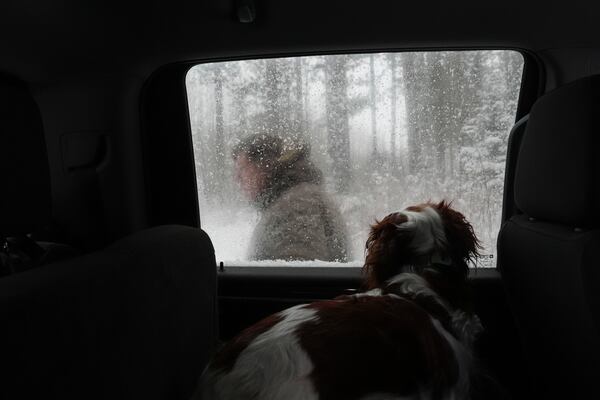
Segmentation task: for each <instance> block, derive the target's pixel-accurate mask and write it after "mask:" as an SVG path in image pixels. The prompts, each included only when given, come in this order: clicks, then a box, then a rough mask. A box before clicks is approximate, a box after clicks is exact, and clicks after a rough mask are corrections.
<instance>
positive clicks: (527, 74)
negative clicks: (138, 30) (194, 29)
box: [140, 47, 545, 269]
mask: <svg viewBox="0 0 600 400" xmlns="http://www.w3.org/2000/svg"><path fill="white" fill-rule="evenodd" d="M477 50H510V51H516V52H518V53H520V54H521V56H522V57H523V75H522V79H521V87H520V90H519V97H518V100H517V112H516V116H515V121H517V120H519V119H520V118H521V117H523V116H525V115H527V114H528V113H529V110H530V109H531V107H532V105H533V103H534V102H535V100H536V99H537V98H538V97H539V96H540V95H541V94H542V93H543V87H544V82H545V70H544V68H543V64H542V63H541V61H540V59H539V57H538V56H537V55H536V54H535V53H533V52H531V51H528V50H524V49H519V48H511V47H461V48H443V47H435V48H407V49H376V50H374V49H364V50H352V51H337V52H301V53H299V52H294V53H278V54H268V55H262V54H256V55H244V56H231V57H213V58H205V59H197V60H193V61H186V62H179V63H173V64H168V65H165V66H163V67H161V68H159V69H158V70H156V71H155V72H154V73H153V74H152V75H151V76H150V78H149V79H148V80H147V81H146V83H145V85H144V88H143V90H142V94H141V96H142V98H141V102H140V103H141V109H140V114H141V128H142V146H143V149H144V166H145V168H144V170H145V181H146V200H147V201H146V203H147V204H146V211H147V216H148V221H149V222H148V224H149V226H157V225H163V224H182V225H189V226H193V227H197V228H202V221H201V215H200V211H201V210H200V207H199V201H198V188H197V184H196V172H195V163H194V154H193V146H192V130H191V118H190V112H189V105H188V93H187V87H186V77H187V74H188V72H189V70H190V69H191V68H193V67H195V66H196V65H199V64H207V63H216V62H227V61H242V60H254V59H269V58H283V57H303V56H323V55H341V54H364V55H368V54H371V53H387V52H396V53H402V52H417V51H428V52H433V51H477ZM507 151H508V154H507V166H506V171H507V172H505V173H508V171H509V170H510V169H511V168H514V165H515V164H516V159H517V156H518V146H514V145H513V146H510V147H509V149H508V150H507ZM159 166H160V168H159ZM173 176H177V177H178V178H177V179H172V177H173ZM507 178H508V179H507ZM511 179H512V178H511V177H510V176H508V177H507V175H505V183H504V192H503V202H502V221H505V220H506V219H508V218H510V216H512V215H514V214H517V213H519V210H518V209H517V207H516V205H515V204H514V198H513V196H512V195H510V193H512V186H513V182H512V180H511ZM225 267H226V266H225ZM282 267H285V265H282ZM234 268H236V269H237V268H252V267H234ZM259 268H269V267H259ZM286 268H289V267H286ZM316 268H326V269H331V268H334V267H310V268H307V269H316ZM335 268H337V267H335ZM348 268H352V267H348ZM291 269H294V268H291ZM297 269H300V268H297ZM354 269H356V268H354Z"/></svg>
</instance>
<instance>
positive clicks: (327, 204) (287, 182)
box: [250, 156, 348, 261]
mask: <svg viewBox="0 0 600 400" xmlns="http://www.w3.org/2000/svg"><path fill="white" fill-rule="evenodd" d="M271 182H272V184H271V185H270V187H269V188H267V190H265V192H264V193H263V194H262V195H261V196H260V197H259V199H257V202H258V206H259V208H261V209H262V212H261V218H260V221H259V222H258V224H257V226H256V228H255V229H254V233H253V235H252V239H251V243H250V259H252V260H323V261H346V259H347V256H348V250H347V249H348V243H347V237H346V226H345V223H344V221H343V219H342V216H341V214H340V212H339V211H338V209H337V207H336V206H335V205H334V203H333V201H332V200H331V199H330V198H329V196H328V195H327V194H326V193H325V191H324V189H323V186H322V185H321V174H320V172H319V171H318V170H317V169H316V168H315V167H314V166H313V165H312V164H311V163H310V162H309V161H307V160H305V159H304V158H300V159H294V157H293V156H292V157H290V158H289V159H288V160H284V162H282V163H281V165H280V166H279V167H278V168H277V170H276V171H275V172H274V174H273V177H272V179H271Z"/></svg>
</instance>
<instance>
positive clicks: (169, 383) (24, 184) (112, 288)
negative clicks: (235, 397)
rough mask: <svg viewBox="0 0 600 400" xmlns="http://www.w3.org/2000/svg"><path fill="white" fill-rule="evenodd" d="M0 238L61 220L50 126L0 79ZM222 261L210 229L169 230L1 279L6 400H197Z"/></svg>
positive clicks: (1, 380) (1, 372) (10, 82)
mask: <svg viewBox="0 0 600 400" xmlns="http://www.w3.org/2000/svg"><path fill="white" fill-rule="evenodd" d="M0 127H2V128H1V130H0V167H3V168H2V182H3V183H2V185H0V191H1V192H0V193H1V195H0V236H4V237H7V236H13V235H24V234H26V233H28V232H31V231H34V230H36V229H39V228H42V227H43V226H44V225H45V224H47V223H48V221H49V220H50V217H51V196H50V178H49V174H48V162H47V157H46V147H45V143H44V137H43V129H42V121H41V118H40V115H39V111H38V109H37V106H36V105H35V102H34V101H33V98H32V97H31V95H30V94H29V92H28V90H27V87H26V86H25V85H24V84H22V83H20V82H19V81H17V80H15V79H12V78H9V77H0ZM216 322H217V321H216V262H215V257H214V249H213V247H212V244H211V241H210V239H209V238H208V236H207V235H206V234H205V233H204V232H203V231H201V230H200V229H196V228H191V227H183V226H162V227H155V228H152V229H148V230H145V231H141V232H138V233H135V234H133V235H131V236H130V237H127V238H125V239H122V240H120V241H118V242H117V243H114V244H113V245H111V246H109V247H108V248H106V249H104V250H102V251H98V252H96V253H92V254H87V255H84V256H78V257H70V258H68V259H63V260H60V261H57V262H53V263H47V264H45V265H41V266H37V267H36V268H33V269H29V270H27V271H24V272H19V273H13V274H11V275H9V276H5V277H0V360H1V361H0V365H1V366H0V399H34V398H40V399H41V398H43V399H62V400H67V399H122V398H123V399H125V398H129V399H132V398H141V399H145V400H149V399H187V398H189V397H190V396H191V394H192V392H193V390H194V388H195V385H196V383H197V379H198V376H199V375H200V374H201V372H202V370H203V368H204V366H205V364H206V363H207V362H208V359H209V357H210V355H211V353H212V351H213V349H214V346H215V344H216V341H217V323H216Z"/></svg>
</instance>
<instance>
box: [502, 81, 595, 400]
mask: <svg viewBox="0 0 600 400" xmlns="http://www.w3.org/2000/svg"><path fill="white" fill-rule="evenodd" d="M599 144H600V76H592V77H587V78H584V79H580V80H578V81H575V82H573V83H571V84H568V85H565V86H563V87H561V88H558V89H555V90H554V91H552V92H549V93H547V94H546V95H544V96H543V97H541V98H540V99H539V100H538V101H537V102H536V103H535V105H534V107H533V108H532V110H531V113H530V116H529V121H528V122H527V127H526V130H525V134H524V137H523V141H522V143H521V148H520V152H519V158H518V161H517V167H516V174H515V180H514V189H515V197H514V199H515V203H516V206H517V208H518V209H519V210H520V211H521V212H522V213H521V214H517V215H514V216H512V217H511V218H510V219H508V221H507V222H505V223H504V224H503V226H502V229H501V232H500V235H499V238H498V257H499V258H498V266H499V268H500V271H501V273H502V278H503V281H504V283H505V287H506V290H507V294H508V298H509V301H510V303H511V307H512V310H513V313H514V315H515V318H516V322H517V326H518V329H519V331H520V335H521V338H522V341H523V346H524V349H525V352H526V357H527V359H528V363H529V365H528V366H529V371H530V373H531V376H532V378H533V381H532V383H533V387H532V389H533V390H534V393H533V395H534V398H544V399H551V398H562V399H565V398H572V399H575V398H587V396H588V393H594V392H597V390H598V382H600V335H599V330H598V323H599V322H600V261H599V260H598V258H597V257H596V255H595V252H596V251H597V250H598V249H600V196H599V193H600V190H599V188H600V157H598V154H597V153H598V151H599V149H600V147H599Z"/></svg>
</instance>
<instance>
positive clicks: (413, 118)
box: [186, 51, 523, 266]
mask: <svg viewBox="0 0 600 400" xmlns="http://www.w3.org/2000/svg"><path fill="white" fill-rule="evenodd" d="M522 70H523V58H522V56H521V55H520V54H519V53H517V52H513V51H454V52H412V53H386V54H360V55H333V56H314V57H295V58H279V59H261V60H249V61H232V62H220V63H210V64H201V65H197V66H195V67H193V68H192V69H191V70H190V71H189V73H188V75H187V80H186V84H187V92H188V99H189V109H190V118H191V128H192V139H193V147H194V154H195V163H196V176H197V184H198V197H199V205H200V218H201V225H202V228H203V229H204V230H205V231H206V232H207V233H208V234H209V235H210V237H211V239H212V240H213V243H214V245H215V249H216V257H217V261H225V263H226V264H227V263H228V262H231V263H235V264H237V265H240V264H243V262H244V260H246V255H247V251H248V241H249V238H250V236H251V234H252V231H253V229H254V226H255V225H256V223H257V221H258V219H259V217H260V214H259V212H258V211H257V210H256V209H255V208H254V207H253V206H252V205H251V204H249V202H248V200H247V199H246V198H245V197H244V196H243V195H242V193H241V191H240V188H239V186H238V184H237V183H236V181H235V179H234V172H233V159H232V155H231V152H232V148H233V147H234V146H235V145H236V143H238V141H239V140H240V139H241V138H243V137H245V136H246V135H250V134H254V133H259V132H262V133H269V134H272V135H277V136H280V137H282V138H285V139H286V140H289V141H290V142H297V141H305V142H307V143H309V144H310V147H311V149H312V150H311V153H312V154H311V159H312V161H313V162H314V164H315V165H316V166H317V167H318V168H319V169H320V170H321V171H322V172H323V175H324V177H325V187H326V190H327V192H328V193H329V194H330V195H331V196H332V197H333V199H334V200H335V202H336V204H337V206H338V207H339V209H340V211H341V213H342V215H343V217H344V219H345V221H344V222H345V224H346V226H347V232H348V236H349V239H350V242H351V249H350V251H351V254H350V260H351V261H353V265H354V264H357V263H358V264H360V262H361V261H362V260H363V258H364V246H365V240H366V237H367V234H368V231H369V227H370V225H371V224H372V223H374V222H375V220H376V219H381V218H383V217H384V216H385V215H387V214H389V213H390V212H395V211H399V210H401V209H403V208H405V207H406V206H409V205H412V204H417V203H422V202H424V201H428V200H432V201H439V200H441V199H447V200H450V201H452V202H453V205H454V208H456V209H458V210H459V211H461V212H463V213H464V214H465V216H466V217H467V219H468V220H469V221H471V222H472V224H473V226H474V227H475V232H476V233H477V235H478V237H479V238H480V239H481V241H482V243H483V245H484V247H485V250H484V251H483V253H484V254H485V255H486V258H484V259H483V260H482V262H481V266H494V265H495V252H496V249H495V247H496V236H497V233H498V230H499V227H500V219H501V207H502V191H503V182H504V169H505V161H506V148H507V142H508V135H509V132H510V129H511V127H512V125H513V124H514V122H515V115H516V106H517V100H518V95H519V89H520V84H521V75H522Z"/></svg>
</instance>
